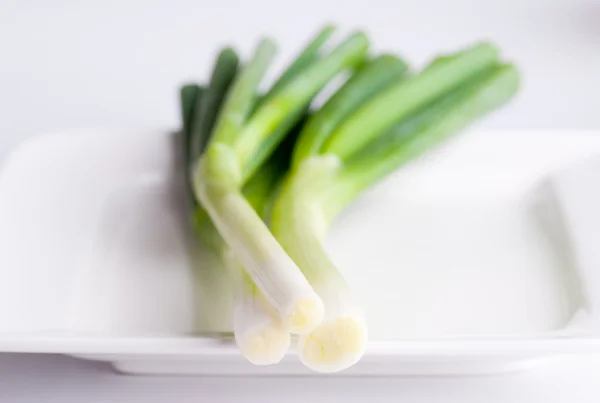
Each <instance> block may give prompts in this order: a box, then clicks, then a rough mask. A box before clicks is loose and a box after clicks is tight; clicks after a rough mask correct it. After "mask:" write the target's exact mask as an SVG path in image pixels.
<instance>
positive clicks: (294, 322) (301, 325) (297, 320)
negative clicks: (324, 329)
mask: <svg viewBox="0 0 600 403" xmlns="http://www.w3.org/2000/svg"><path fill="white" fill-rule="evenodd" d="M324 316H325V307H324V306H323V301H321V299H320V298H318V297H317V298H303V299H301V300H300V301H298V303H297V304H296V307H295V309H294V310H293V312H292V313H291V314H290V315H289V316H288V318H287V322H288V324H289V326H290V330H291V332H292V333H296V334H306V333H309V332H311V331H312V330H314V329H315V328H316V327H317V326H318V325H319V324H320V323H321V321H322V320H323V317H324Z"/></svg>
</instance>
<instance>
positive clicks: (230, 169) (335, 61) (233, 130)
mask: <svg viewBox="0 0 600 403" xmlns="http://www.w3.org/2000/svg"><path fill="white" fill-rule="evenodd" d="M331 33H332V28H330V27H327V28H326V29H324V30H323V31H322V32H321V33H320V34H319V35H318V36H317V37H316V38H315V40H313V41H312V42H311V43H310V44H309V45H308V47H307V48H306V49H305V51H304V52H302V54H301V55H300V56H299V57H298V58H297V59H296V61H295V62H294V63H293V64H292V65H291V66H290V68H289V69H288V70H287V71H286V73H284V75H282V77H281V79H280V80H279V82H277V83H276V84H275V85H274V86H273V89H272V90H271V91H269V92H268V93H267V94H266V95H265V96H264V97H259V96H258V95H257V94H258V88H259V85H260V83H261V81H262V80H263V77H264V75H265V73H266V71H267V69H268V67H269V65H270V63H271V61H272V59H273V57H274V55H275V45H274V44H273V42H272V41H270V40H268V39H265V40H262V41H261V42H260V43H259V45H258V46H257V48H256V50H255V52H254V54H253V56H252V58H251V59H250V60H249V61H248V62H247V63H246V64H245V65H244V66H242V67H241V68H240V69H239V71H238V72H237V74H236V75H235V77H234V78H233V80H232V82H231V85H230V87H229V89H228V90H227V92H226V95H225V96H224V100H223V104H222V107H221V108H220V110H219V113H218V116H217V117H216V121H215V124H214V128H213V129H212V132H211V135H210V138H209V139H208V140H207V142H206V145H205V148H204V150H203V151H202V153H201V154H200V155H198V156H197V157H196V156H194V157H195V158H194V159H193V160H192V169H191V172H190V177H191V181H192V183H193V193H194V195H195V198H196V199H197V200H198V201H199V203H200V205H201V206H202V208H203V209H204V210H205V212H206V213H207V218H209V219H208V220H204V221H205V222H210V223H211V224H210V225H214V228H215V229H216V231H217V232H218V234H219V236H220V237H221V238H222V239H223V240H224V242H225V243H226V244H227V246H228V248H229V249H230V251H231V253H232V255H233V256H235V259H237V261H238V262H239V264H240V266H241V267H243V268H244V269H245V271H246V273H247V274H248V276H249V279H251V280H252V282H253V283H254V284H255V286H256V287H257V288H258V290H260V295H262V297H264V299H265V300H266V301H267V302H268V304H269V305H270V306H271V307H272V308H273V309H274V311H275V312H276V313H277V316H278V317H280V318H281V320H282V321H283V323H285V324H286V326H289V329H290V331H292V332H294V333H307V332H309V331H311V330H313V329H314V328H315V327H316V326H317V325H318V324H319V323H320V322H321V320H322V318H323V315H324V308H323V301H322V300H321V298H320V297H319V296H318V294H317V293H316V292H315V291H314V290H313V288H312V287H311V285H310V284H309V282H308V281H307V279H306V278H305V276H304V275H303V274H302V272H301V271H300V270H299V268H298V267H297V265H296V263H295V262H294V261H293V260H292V259H291V258H290V257H289V256H288V254H287V253H286V252H285V251H284V249H283V248H282V246H281V245H280V244H279V242H277V240H276V239H275V237H274V236H273V234H271V232H270V231H269V228H268V226H267V225H266V224H265V222H264V220H263V218H262V217H261V215H260V214H259V213H257V211H255V209H254V208H253V206H252V205H251V204H250V202H249V200H248V199H247V198H246V197H245V195H244V192H243V189H244V186H245V185H246V184H247V183H248V181H249V180H250V178H252V177H253V176H254V174H255V173H256V172H257V170H259V169H260V167H261V166H262V165H263V164H264V162H265V161H266V160H267V159H268V158H269V156H270V155H271V154H273V150H274V149H275V148H276V147H277V146H278V145H279V144H280V143H281V141H282V140H283V139H284V138H285V136H286V135H287V134H288V133H289V132H290V129H291V128H292V127H294V126H295V125H297V124H298V122H299V121H300V120H301V119H302V117H303V116H304V114H305V113H306V110H307V108H308V107H309V105H310V103H311V101H312V100H313V98H314V97H315V96H316V95H317V94H318V93H319V92H320V91H321V90H322V89H323V87H324V86H325V85H326V84H328V83H329V81H331V80H332V79H333V78H334V77H335V76H337V75H338V74H340V73H343V72H344V71H346V70H349V69H353V68H354V67H355V66H357V65H359V64H361V63H362V62H363V60H364V58H365V56H366V53H367V49H368V41H367V38H366V36H365V35H364V34H363V33H361V32H357V33H354V34H352V35H350V36H349V37H348V38H347V39H346V40H344V41H343V42H342V43H340V44H339V45H338V46H337V47H335V48H334V49H333V50H332V51H331V52H329V53H327V54H324V55H321V54H319V51H320V49H321V47H322V45H323V44H324V43H325V40H326V39H327V37H328V36H330V34H331ZM216 74H219V71H216ZM208 91H209V92H210V86H209V89H208ZM207 225H208V224H207ZM206 228H208V226H207V227H206ZM200 232H202V230H201V231H200Z"/></svg>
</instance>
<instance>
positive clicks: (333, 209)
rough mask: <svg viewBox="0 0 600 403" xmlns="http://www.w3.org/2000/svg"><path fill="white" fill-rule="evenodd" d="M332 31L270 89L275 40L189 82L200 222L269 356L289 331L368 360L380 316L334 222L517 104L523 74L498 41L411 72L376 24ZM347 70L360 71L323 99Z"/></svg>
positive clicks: (314, 344)
mask: <svg viewBox="0 0 600 403" xmlns="http://www.w3.org/2000/svg"><path fill="white" fill-rule="evenodd" d="M333 32H334V28H333V27H331V26H328V27H325V28H324V29H323V30H322V31H321V32H319V33H318V35H317V36H316V37H315V38H314V39H313V40H312V41H311V42H310V43H309V44H308V45H307V46H306V48H305V49H304V50H303V51H302V52H301V53H300V55H299V56H297V58H296V59H295V60H294V61H293V63H292V64H291V65H289V67H288V68H287V69H286V70H285V71H284V72H283V73H282V74H281V75H280V76H279V78H278V79H277V80H276V81H275V83H274V84H273V85H272V86H271V87H270V89H269V90H268V91H266V92H265V93H261V92H260V91H259V86H260V85H261V83H262V81H263V78H264V76H265V73H266V72H267V69H268V67H269V65H270V63H271V61H272V60H273V58H274V55H275V45H274V43H273V42H272V41H271V40H268V39H264V40H262V41H260V42H259V44H258V46H257V47H256V49H255V50H254V53H253V55H252V57H251V58H250V59H249V60H248V61H247V62H245V63H243V64H241V63H240V61H239V57H238V55H237V54H236V52H235V51H234V50H232V49H230V48H227V49H224V50H222V51H221V52H220V54H219V56H218V58H217V60H216V63H215V65H214V68H213V71H212V75H211V77H210V80H209V82H208V84H207V85H206V86H201V85H196V84H189V85H186V86H184V87H183V88H182V89H181V105H182V116H183V127H184V129H183V132H184V133H185V136H183V138H184V149H185V159H186V164H187V166H186V170H185V172H186V179H187V183H188V184H189V188H190V199H191V200H192V205H193V208H194V214H193V223H194V227H195V230H196V233H197V234H198V237H199V239H201V240H202V241H203V242H204V243H205V244H206V245H209V246H210V247H211V248H212V249H213V250H214V251H215V252H216V253H217V254H218V255H219V256H220V258H221V260H222V261H223V262H224V265H225V266H226V267H227V270H229V272H230V273H234V278H235V280H234V281H233V283H234V284H232V287H235V295H236V303H235V308H234V312H233V316H232V318H233V319H232V320H233V323H232V328H233V332H234V336H235V340H236V343H237V345H238V347H239V349H240V351H241V353H242V354H243V355H244V356H245V357H246V358H247V359H248V360H249V361H250V362H252V363H254V364H257V365H267V364H275V363H277V362H279V361H280V360H281V359H282V357H283V356H284V355H285V353H286V351H287V350H288V348H289V346H290V344H291V337H290V334H296V335H298V337H297V350H298V354H299V357H300V359H301V361H302V362H303V363H304V364H305V365H306V366H307V367H309V368H311V369H313V370H316V371H319V372H335V371H340V370H343V369H345V368H348V367H349V366H351V365H353V364H354V363H356V362H357V361H358V360H359V359H360V357H361V356H362V355H363V353H364V351H365V347H366V343H367V320H366V318H365V317H364V314H363V311H362V309H361V307H360V305H359V304H358V303H357V301H356V300H355V299H354V297H353V293H352V290H350V288H349V286H348V284H347V283H346V282H345V281H344V277H343V274H342V272H341V271H340V270H338V268H337V267H336V266H335V265H334V263H333V262H332V261H331V259H330V258H329V256H328V254H327V251H326V249H325V248H324V246H323V239H324V237H325V235H326V234H327V230H328V227H329V225H330V224H331V223H332V220H333V219H334V218H335V217H336V215H337V214H338V213H339V212H340V211H341V210H342V209H343V208H344V207H346V206H347V205H348V204H349V203H350V202H351V201H352V200H354V199H355V198H356V197H357V196H358V195H360V193H361V192H362V191H364V190H365V189H366V188H368V187H370V186H372V185H373V184H374V183H376V182H378V181H379V180H381V179H382V178H384V177H385V176H386V175H387V174H389V173H391V172H392V171H394V170H395V169H397V168H398V167H400V166H402V165H404V164H406V163H408V162H410V161H411V160H414V159H415V158H417V157H419V156H421V155H422V154H424V153H425V152H427V151H429V150H431V149H432V148H434V147H436V146H437V145H439V144H441V143H442V142H444V141H445V140H447V139H449V138H451V137H452V136H453V135H455V134H457V133H458V132H460V131H461V129H463V128H465V127H466V126H467V125H469V124H471V123H472V122H474V121H476V120H477V119H479V118H481V117H483V116H485V115H487V114H489V113H490V112H492V111H494V110H495V109H497V108H499V107H500V106H502V105H503V104H505V103H506V102H507V101H508V100H509V99H510V98H511V97H512V96H513V95H514V94H515V93H516V91H517V88H518V84H519V77H518V72H517V70H516V68H515V67H514V66H513V65H512V64H507V63H504V62H502V61H501V59H500V54H499V50H498V49H497V48H496V47H495V46H493V45H491V44H489V43H478V44H475V45H473V46H470V47H468V48H466V49H462V50H460V51H458V52H456V53H453V54H450V55H444V56H441V57H438V58H436V59H434V60H433V61H432V62H431V63H430V64H429V65H428V66H426V67H425V68H424V69H423V70H422V71H420V72H409V69H408V67H407V64H406V63H405V62H404V61H403V60H401V59H400V58H399V57H397V56H395V55H393V54H380V55H373V54H370V53H369V40H368V38H367V36H366V35H365V34H364V33H363V32H355V33H352V34H351V35H349V36H348V37H347V38H346V39H344V40H343V41H342V42H341V43H339V44H338V45H337V46H334V47H333V48H332V49H330V50H329V51H325V50H324V47H325V44H326V42H328V41H329V39H330V37H331V35H332V33H333ZM338 76H344V77H347V79H346V81H345V82H344V83H343V84H342V85H341V86H340V87H339V88H338V89H337V90H336V91H335V92H334V94H333V95H331V96H330V97H329V99H328V100H327V101H326V102H325V103H324V104H323V105H322V106H321V107H319V108H316V109H315V108H313V107H312V103H313V100H314V98H315V96H317V95H318V94H319V93H320V92H321V91H322V90H323V89H324V87H325V86H327V85H328V84H329V83H330V82H331V81H332V80H333V79H335V78H337V77H338ZM365 270H368V268H365Z"/></svg>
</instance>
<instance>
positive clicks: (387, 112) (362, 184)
mask: <svg viewBox="0 0 600 403" xmlns="http://www.w3.org/2000/svg"><path fill="white" fill-rule="evenodd" d="M405 72H406V66H405V64H404V63H403V62H402V61H401V60H399V59H398V58H395V57H393V56H389V55H384V56H380V57H377V58H375V59H373V60H370V61H369V62H367V63H365V64H364V65H363V66H362V67H361V68H360V69H359V70H358V71H357V72H356V73H355V74H354V75H353V76H352V77H351V78H350V79H349V80H348V81H347V82H346V83H345V84H344V85H343V86H342V87H341V88H340V89H339V90H338V91H337V92H336V93H335V94H334V95H333V96H332V97H331V98H330V99H329V100H328V101H327V102H326V104H325V105H324V106H323V107H322V108H321V109H320V110H318V111H317V112H315V113H314V114H313V115H312V116H311V118H310V119H309V120H308V121H307V123H306V125H305V126H304V128H303V130H302V131H301V133H300V135H299V139H298V140H297V145H296V147H295V149H294V154H293V158H292V161H293V165H292V168H291V170H290V171H289V172H288V174H287V176H286V178H285V180H284V183H283V185H282V187H281V189H280V191H279V193H278V195H277V197H276V198H275V201H274V205H273V211H272V215H271V220H270V228H271V231H272V233H273V234H274V236H275V238H276V239H277V241H279V243H280V244H281V246H283V248H284V250H285V251H286V252H287V253H288V255H289V256H290V257H291V258H292V260H293V261H294V262H295V264H296V265H297V267H299V268H300V270H301V271H302V273H303V274H304V276H305V278H306V279H307V280H308V282H309V283H310V285H311V286H312V287H313V289H314V290H315V292H316V293H317V295H318V296H319V297H320V298H321V300H322V301H323V304H324V310H325V312H324V318H323V320H322V322H321V323H319V324H318V325H317V326H316V327H315V328H314V329H313V330H312V331H309V332H306V333H304V334H302V335H300V336H299V339H298V353H299V355H300V359H301V360H302V362H303V363H304V364H305V365H306V366H308V367H309V368H312V369H314V370H316V371H320V372H335V371H339V370H343V369H345V368H348V367H349V366H351V365H353V364H354V363H356V362H357V361H358V360H359V359H360V357H361V356H362V355H363V353H364V351H365V348H366V342H367V337H368V331H367V321H366V318H365V316H364V313H363V310H362V309H361V307H360V304H359V303H358V301H357V300H356V299H355V297H354V294H353V293H352V291H351V289H350V287H349V285H348V284H347V283H346V281H345V280H344V278H343V276H342V274H341V273H340V271H339V270H338V269H337V267H336V266H335V264H334V263H333V262H332V260H331V258H330V257H329V255H328V254H327V251H326V249H325V247H324V245H323V241H324V238H325V236H326V234H327V230H328V228H329V226H330V225H331V223H332V221H333V220H334V219H335V217H336V216H337V214H338V213H339V212H340V211H341V210H342V209H343V208H344V207H345V206H347V205H348V204H349V203H350V202H351V201H352V200H354V199H355V198H356V197H358V196H359V195H360V194H361V192H363V191H364V190H365V189H367V188H368V187H370V186H372V185H373V184H375V183H376V182H378V181H380V180H381V179H382V178H384V177H385V176H386V175H388V174H389V173H391V172H392V171H394V170H395V169H397V168H398V167H400V166H402V165H404V164H406V163H408V162H410V161H412V160H414V159H416V158H418V157H419V156H421V155H423V154H424V153H426V152H427V151H428V150H431V149H433V148H435V147H436V146H438V145H439V144H441V143H443V142H444V141H446V140H448V139H450V138H452V137H453V135H454V134H456V133H458V132H459V131H461V129H463V128H465V127H466V126H468V125H469V124H471V123H472V122H474V121H476V120H478V119H479V118H481V117H482V116H484V115H487V114H488V113H490V112H492V111H494V110H496V109H497V108H499V107H500V106H502V105H503V104H505V103H506V102H507V101H508V100H509V99H510V98H511V97H512V96H513V95H514V94H515V93H516V91H517V88H518V85H519V77H518V72H517V70H516V68H515V67H514V66H513V65H512V64H505V63H502V62H501V61H500V55H499V51H498V49H496V48H495V47H494V46H492V45H490V44H487V43H481V44H476V45H474V46H472V47H470V48H467V49H465V50H463V51H460V52H458V53H456V54H453V55H451V56H445V57H441V58H438V59H436V60H434V61H433V62H432V63H431V64H430V65H429V66H428V67H427V68H425V69H424V70H423V71H421V72H420V73H419V74H414V75H407V74H405ZM364 270H369V268H368V267H365V268H364Z"/></svg>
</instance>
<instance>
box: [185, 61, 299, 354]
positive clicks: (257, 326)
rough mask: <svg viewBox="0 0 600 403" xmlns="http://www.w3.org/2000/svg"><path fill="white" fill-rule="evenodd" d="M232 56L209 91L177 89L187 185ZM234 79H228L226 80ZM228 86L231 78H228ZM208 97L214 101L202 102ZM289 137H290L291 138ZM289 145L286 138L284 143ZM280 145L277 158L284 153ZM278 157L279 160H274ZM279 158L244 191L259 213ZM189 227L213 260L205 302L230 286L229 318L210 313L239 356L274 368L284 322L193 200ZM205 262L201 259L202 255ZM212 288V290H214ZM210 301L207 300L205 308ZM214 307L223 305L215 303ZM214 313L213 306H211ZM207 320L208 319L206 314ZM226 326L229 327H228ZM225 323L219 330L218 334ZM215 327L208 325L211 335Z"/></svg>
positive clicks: (284, 340) (285, 339) (284, 337)
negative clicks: (230, 336) (231, 335)
mask: <svg viewBox="0 0 600 403" xmlns="http://www.w3.org/2000/svg"><path fill="white" fill-rule="evenodd" d="M236 64H237V57H236V55H235V54H234V53H233V51H232V50H231V49H225V50H224V51H222V52H221V53H220V55H219V57H218V59H217V63H216V64H215V67H214V70H213V75H212V78H211V81H210V85H209V87H208V89H204V88H202V87H199V86H197V85H193V84H192V85H185V86H183V87H182V88H181V91H180V96H181V99H180V103H181V110H182V122H183V136H182V137H183V151H184V160H185V169H184V171H185V172H186V183H187V184H188V187H189V188H191V187H192V182H191V178H190V176H189V175H188V174H187V172H188V171H189V170H188V167H189V165H190V163H191V161H193V159H194V156H195V155H198V154H201V153H202V152H203V149H204V147H205V146H206V143H207V140H208V138H210V135H211V133H212V128H213V125H214V120H215V119H214V117H215V116H216V115H217V114H218V111H219V110H220V107H221V103H222V99H223V95H224V94H225V93H226V92H227V91H228V86H229V84H228V83H227V81H226V80H224V77H223V73H225V74H228V75H229V74H230V72H231V71H232V70H234V69H235V65H236ZM231 78H233V76H231ZM228 81H229V83H230V82H231V80H228ZM207 97H211V99H212V100H214V101H213V102H207V99H206V98H207ZM207 107H208V108H210V109H211V113H206V109H205V108H207ZM290 138H291V137H290ZM288 141H289V140H288ZM283 147H284V145H282V146H281V147H280V148H282V150H280V151H279V154H282V153H287V154H289V150H288V149H289V146H288V147H287V149H285V148H283ZM276 157H278V158H276ZM282 160H283V161H285V158H283V159H282V158H281V156H280V155H278V154H277V153H276V154H275V155H274V156H273V158H271V160H270V161H269V162H268V163H266V164H265V166H264V167H263V168H262V169H261V170H260V171H259V173H258V174H257V175H256V177H255V178H252V179H251V180H250V181H249V182H248V183H247V185H246V186H245V187H244V190H243V192H244V195H245V196H246V197H247V198H248V200H249V203H250V204H251V205H252V206H253V207H254V208H255V209H256V210H257V211H259V212H262V214H264V211H265V206H266V204H267V203H268V200H269V199H268V198H269V195H270V193H271V190H272V187H273V186H274V184H275V183H276V181H277V176H278V175H280V173H281V172H284V171H285V166H282V165H280V164H279V163H280V162H281V161H282ZM192 207H193V223H194V228H195V229H196V232H197V234H198V237H199V238H200V239H201V240H202V241H203V242H204V244H205V245H206V246H209V247H210V248H211V250H210V252H212V254H211V256H213V255H214V256H215V257H216V259H213V262H211V263H213V266H212V267H204V268H202V270H201V273H200V275H201V279H202V280H203V281H204V282H207V283H208V284H203V292H204V293H207V294H208V298H206V299H205V300H206V301H209V300H211V299H212V298H211V296H213V295H214V294H215V292H223V291H224V290H223V287H220V286H225V287H227V286H229V290H226V291H230V290H233V292H232V294H234V306H233V307H232V310H233V315H231V314H228V313H226V312H221V311H218V312H211V313H215V315H218V316H225V317H227V318H231V319H233V333H234V337H235V341H236V344H237V345H238V347H239V349H240V351H241V353H242V355H243V356H244V357H245V358H246V359H248V361H250V362H251V363H253V364H255V365H269V364H275V363H277V362H279V361H280V360H281V358H282V357H283V356H284V354H285V353H286V351H287V350H288V348H289V345H290V340H291V337H290V330H289V328H288V327H287V326H286V324H285V323H284V322H283V321H282V320H281V319H280V318H279V316H278V315H277V314H276V313H275V312H274V310H273V308H272V307H271V306H270V305H269V303H268V302H267V301H266V300H265V299H264V297H263V296H262V294H261V293H260V291H258V290H257V289H256V286H255V285H254V283H253V282H252V281H251V279H250V278H249V277H248V276H247V275H246V273H245V271H244V270H243V268H242V267H241V266H240V263H239V261H238V259H237V258H236V257H235V256H234V255H233V254H232V253H231V251H230V249H229V247H228V246H227V244H226V243H225V242H224V241H223V239H222V238H221V237H220V236H219V234H218V232H217V231H216V229H215V228H214V226H213V225H212V223H211V221H210V220H209V219H207V215H206V212H205V210H204V209H203V208H202V207H201V205H199V204H197V203H196V202H195V200H194V199H192ZM204 257H205V259H206V257H207V256H206V255H205V256H204ZM213 288H216V290H213ZM215 299H218V300H219V301H222V299H223V296H222V295H218V296H216V298H215ZM208 303H210V302H207V304H208ZM215 305H216V306H217V307H219V306H221V305H224V306H225V307H226V308H227V307H228V304H218V303H217V304H215ZM213 310H214V308H213ZM206 316H207V317H209V318H211V319H212V316H211V315H210V314H209V315H206ZM214 322H216V323H219V325H221V323H222V320H221V318H216V319H215V320H205V323H211V324H212V323H214ZM228 326H229V327H231V325H228ZM228 326H227V325H225V326H223V325H221V326H219V327H217V329H219V330H223V329H226V328H227V327H228ZM214 328H215V326H214V325H213V326H210V330H213V331H214Z"/></svg>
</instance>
